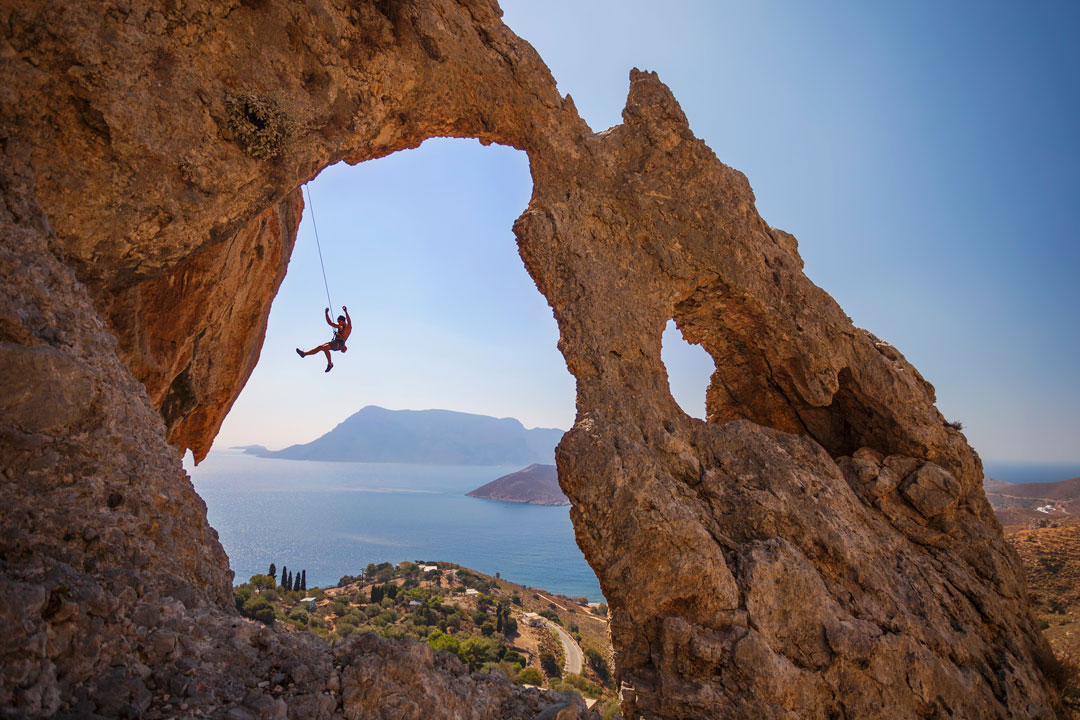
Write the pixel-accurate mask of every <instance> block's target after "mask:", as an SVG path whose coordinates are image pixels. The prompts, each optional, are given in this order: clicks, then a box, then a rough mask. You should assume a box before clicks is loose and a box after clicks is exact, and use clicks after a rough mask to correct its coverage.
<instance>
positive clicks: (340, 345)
mask: <svg viewBox="0 0 1080 720" xmlns="http://www.w3.org/2000/svg"><path fill="white" fill-rule="evenodd" d="M341 309H342V310H343V311H344V312H345V314H344V315H338V318H337V322H334V321H333V320H331V319H330V308H326V324H327V325H329V326H330V327H332V328H334V339H333V340H331V341H330V342H328V343H323V344H322V345H320V346H318V347H316V348H312V349H311V350H308V351H307V352H304V351H303V350H301V349H300V348H296V354H297V355H299V356H300V357H307V356H308V355H314V354H315V353H317V352H323V353H326V370H324V371H323V372H330V370H331V369H332V368H333V367H334V363H333V361H331V360H330V351H331V350H337V351H338V352H347V351H348V349H349V348H347V347H345V341H346V340H348V339H349V334H350V333H352V318H350V317H349V308H347V307H345V306H344V305H342V306H341Z"/></svg>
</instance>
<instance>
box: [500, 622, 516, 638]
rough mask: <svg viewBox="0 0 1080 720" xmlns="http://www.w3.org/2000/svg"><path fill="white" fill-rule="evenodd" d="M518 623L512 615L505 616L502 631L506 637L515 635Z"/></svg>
mask: <svg viewBox="0 0 1080 720" xmlns="http://www.w3.org/2000/svg"><path fill="white" fill-rule="evenodd" d="M517 632H518V624H517V620H515V619H514V618H512V617H508V618H506V622H504V623H503V629H502V633H503V635H505V636H506V637H508V638H512V637H514V636H515V635H517Z"/></svg>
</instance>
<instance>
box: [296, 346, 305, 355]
mask: <svg viewBox="0 0 1080 720" xmlns="http://www.w3.org/2000/svg"><path fill="white" fill-rule="evenodd" d="M296 354H297V355H299V356H300V357H304V351H303V350H301V349H300V348H296Z"/></svg>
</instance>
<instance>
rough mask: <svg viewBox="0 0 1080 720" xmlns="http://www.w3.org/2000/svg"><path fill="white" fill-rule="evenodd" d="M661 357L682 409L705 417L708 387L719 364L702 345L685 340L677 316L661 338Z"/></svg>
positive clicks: (673, 395) (691, 414)
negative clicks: (677, 323)
mask: <svg viewBox="0 0 1080 720" xmlns="http://www.w3.org/2000/svg"><path fill="white" fill-rule="evenodd" d="M661 343H662V344H661V347H660V358H661V359H662V360H663V361H664V366H665V367H666V368H667V374H668V385H669V387H670V388H671V396H672V397H673V398H675V402H676V403H678V404H679V407H680V408H682V411H683V412H684V413H686V414H687V415H689V416H691V417H695V418H698V419H700V420H704V419H705V391H706V390H707V389H708V387H709V379H710V378H711V377H712V374H713V371H715V370H716V365H715V364H714V363H713V359H712V357H710V356H709V353H707V352H705V348H703V347H701V346H700V345H692V344H690V343H688V342H687V341H686V339H685V338H684V337H683V335H682V333H681V332H680V331H679V328H678V327H676V326H675V321H674V320H668V323H667V327H665V328H664V334H663V336H662V340H661Z"/></svg>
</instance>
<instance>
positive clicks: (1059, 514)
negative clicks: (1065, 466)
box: [983, 477, 1080, 527]
mask: <svg viewBox="0 0 1080 720" xmlns="http://www.w3.org/2000/svg"><path fill="white" fill-rule="evenodd" d="M983 490H984V491H985V492H986V499H987V500H989V501H990V506H991V507H992V508H994V514H996V515H997V517H998V521H999V522H1000V523H1001V524H1002V525H1004V526H1006V527H1010V526H1030V525H1031V524H1033V523H1034V524H1046V523H1047V522H1055V521H1061V520H1065V519H1071V518H1076V517H1080V477H1076V478H1070V479H1069V480H1059V481H1058V482H1040V483H1007V482H1003V481H1001V480H994V479H993V478H987V479H986V480H984V481H983Z"/></svg>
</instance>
